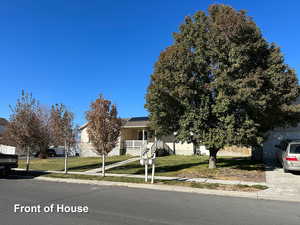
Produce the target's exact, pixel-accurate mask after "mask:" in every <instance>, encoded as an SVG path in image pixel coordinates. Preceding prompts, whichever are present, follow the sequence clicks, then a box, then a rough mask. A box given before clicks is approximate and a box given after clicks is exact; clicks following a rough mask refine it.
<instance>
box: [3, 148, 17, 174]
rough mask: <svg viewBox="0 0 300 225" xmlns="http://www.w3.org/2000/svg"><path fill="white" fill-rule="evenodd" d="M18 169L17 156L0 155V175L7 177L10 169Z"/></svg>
mask: <svg viewBox="0 0 300 225" xmlns="http://www.w3.org/2000/svg"><path fill="white" fill-rule="evenodd" d="M17 167H18V156H17V155H7V154H3V153H0V174H3V175H7V174H9V173H10V171H11V168H17Z"/></svg>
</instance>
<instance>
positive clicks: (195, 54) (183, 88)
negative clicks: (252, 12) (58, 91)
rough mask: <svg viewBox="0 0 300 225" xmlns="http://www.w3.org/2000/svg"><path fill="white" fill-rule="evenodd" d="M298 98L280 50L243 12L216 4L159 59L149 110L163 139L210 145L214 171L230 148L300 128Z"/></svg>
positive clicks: (190, 21)
mask: <svg viewBox="0 0 300 225" xmlns="http://www.w3.org/2000/svg"><path fill="white" fill-rule="evenodd" d="M298 96H299V86H298V81H297V78H296V75H295V71H294V70H292V69H291V68H290V67H289V66H288V65H287V64H285V62H284V57H283V55H282V53H281V52H280V49H279V48H278V47H277V46H276V45H275V44H273V43H272V44H270V43H268V42H267V41H266V40H265V39H264V38H263V37H262V34H261V31H260V29H259V28H258V27H257V26H256V24H255V23H254V21H253V20H252V18H250V17H249V16H247V15H246V13H245V11H237V10H235V9H233V8H231V7H230V6H226V5H218V4H215V5H211V6H210V7H209V9H208V13H207V14H205V13H204V12H202V11H199V12H197V13H196V14H195V15H193V16H191V17H186V18H185V21H184V23H183V24H182V25H181V26H180V29H179V32H177V33H174V44H172V45H171V46H169V47H168V48H166V50H164V51H163V52H162V53H161V54H160V57H159V59H158V61H157V62H156V64H155V69H154V73H153V74H152V76H151V82H150V85H149V87H148V92H147V96H146V99H147V103H146V108H147V109H148V111H149V112H150V120H151V125H152V127H153V129H155V130H156V132H157V134H158V135H167V134H172V133H173V132H177V135H176V138H177V140H178V141H187V142H193V143H195V144H198V145H199V144H204V145H205V146H206V147H207V148H208V149H209V151H210V160H209V167H210V168H215V167H216V155H217V152H218V151H219V150H220V149H221V148H223V147H224V146H226V145H243V146H258V145H260V144H261V143H262V141H263V140H264V138H265V134H266V132H267V131H268V130H271V129H273V128H275V127H285V126H291V125H296V124H297V122H299V121H300V115H299V109H300V108H299V106H298V105H291V104H292V103H293V102H294V101H295V100H296V98H297V97H298Z"/></svg>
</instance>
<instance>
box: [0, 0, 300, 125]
mask: <svg viewBox="0 0 300 225" xmlns="http://www.w3.org/2000/svg"><path fill="white" fill-rule="evenodd" d="M211 3H225V4H229V5H231V6H233V7H234V8H236V9H246V10H247V11H248V14H249V15H250V16H252V17H253V18H254V20H255V22H256V23H257V25H258V26H259V27H260V28H261V30H262V32H263V35H264V37H265V38H266V39H267V40H268V41H269V42H275V43H277V44H278V45H279V46H280V47H281V49H282V52H283V54H284V55H285V59H286V63H287V64H289V65H290V66H291V67H293V68H294V69H295V70H296V72H297V73H298V74H299V72H300V65H299V52H300V47H299V40H300V39H299V36H300V29H299V22H300V16H299V12H300V1H297V0H285V1H277V0H275V1H270V0H251V1H245V0H224V1H221V0H220V1H211V0H210V1H209V0H201V1H200V0H184V1H182V0H147V1H146V0H118V1H113V0H98V1H95V0H89V1H85V0H43V1H39V0H32V1H31V0H20V1H17V0H6V1H4V0H2V1H1V2H0V28H1V35H0V78H1V80H0V84H1V87H0V96H1V97H0V117H5V118H8V117H9V114H10V109H9V104H14V103H15V102H16V99H17V98H18V96H19V95H20V93H21V90H22V89H25V90H26V91H28V92H32V93H33V95H34V97H36V98H37V99H38V100H39V101H40V102H41V103H42V104H44V105H51V104H54V103H64V104H66V105H67V106H68V107H69V109H70V110H71V111H73V112H74V113H75V116H76V123H78V124H82V123H83V122H84V121H85V118H84V113H85V111H86V110H87V109H88V107H89V104H90V102H91V101H92V100H94V99H95V98H96V97H97V96H98V94H99V93H103V94H104V96H105V97H106V98H108V99H111V100H112V101H113V102H114V103H115V104H117V107H118V110H119V114H120V116H121V117H131V116H144V115H147V112H146V110H145V109H144V104H145V93H146V89H147V86H148V83H149V78H150V74H151V73H152V71H153V65H154V63H155V61H156V60H157V58H158V56H159V53H160V52H161V51H162V50H163V49H164V48H166V47H167V46H169V45H170V44H172V32H174V31H177V29H178V26H179V25H180V24H181V23H182V21H183V19H184V16H186V15H192V14H193V13H195V12H196V11H198V10H206V9H207V7H208V6H209V5H210V4H211Z"/></svg>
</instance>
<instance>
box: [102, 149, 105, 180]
mask: <svg viewBox="0 0 300 225" xmlns="http://www.w3.org/2000/svg"><path fill="white" fill-rule="evenodd" d="M102 176H103V177H105V154H102Z"/></svg>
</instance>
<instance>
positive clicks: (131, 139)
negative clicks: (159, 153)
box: [80, 117, 195, 157]
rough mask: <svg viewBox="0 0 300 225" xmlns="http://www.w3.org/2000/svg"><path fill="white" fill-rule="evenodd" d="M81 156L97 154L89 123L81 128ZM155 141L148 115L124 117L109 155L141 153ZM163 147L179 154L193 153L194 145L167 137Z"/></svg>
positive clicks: (163, 140)
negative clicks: (89, 130) (117, 138)
mask: <svg viewBox="0 0 300 225" xmlns="http://www.w3.org/2000/svg"><path fill="white" fill-rule="evenodd" d="M80 130H81V143H80V150H81V153H80V154H81V156H84V157H87V156H97V154H96V153H95V152H94V151H93V149H94V148H93V146H92V144H91V143H90V141H89V137H88V133H87V124H85V125H83V126H82V127H81V128H80ZM153 143H154V135H153V131H151V130H150V127H149V119H148V117H133V118H130V119H123V124H122V128H121V134H120V136H119V140H118V144H117V146H116V147H115V148H114V149H113V150H112V151H111V152H110V154H109V155H123V154H129V155H140V152H141V148H142V147H143V146H145V147H146V146H147V147H148V148H150V147H151V146H152V145H153ZM159 144H160V146H161V148H164V149H168V150H169V151H170V152H172V153H175V154H179V155H193V154H194V149H195V148H194V146H193V144H191V143H190V144H188V143H175V142H174V138H172V137H165V138H162V140H161V141H160V142H159Z"/></svg>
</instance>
